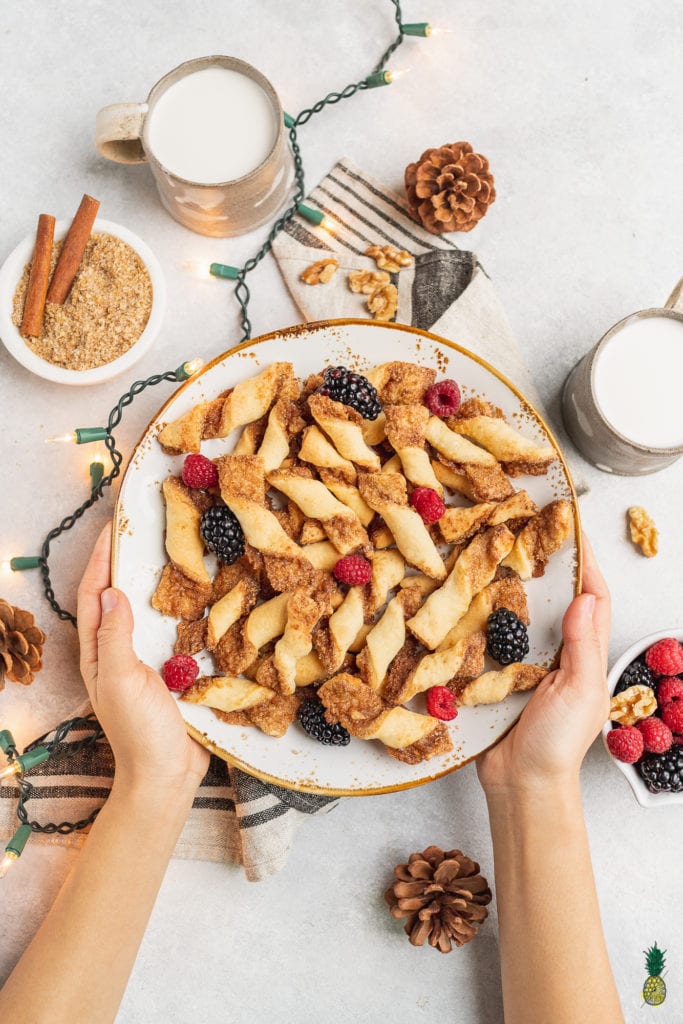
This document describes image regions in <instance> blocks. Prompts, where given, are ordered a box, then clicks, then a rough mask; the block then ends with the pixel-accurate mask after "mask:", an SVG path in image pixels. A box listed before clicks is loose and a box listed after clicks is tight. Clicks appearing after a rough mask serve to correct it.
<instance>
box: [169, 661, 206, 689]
mask: <svg viewBox="0 0 683 1024" xmlns="http://www.w3.org/2000/svg"><path fill="white" fill-rule="evenodd" d="M163 675H164V682H165V683H166V685H167V686H168V688H169V690H176V691H178V692H182V691H183V690H187V688H188V686H192V684H193V682H194V681H195V679H196V678H197V676H198V675H199V665H198V664H197V662H196V661H195V660H194V658H191V657H190V655H189V654H174V655H173V657H172V658H169V659H168V661H167V662H166V663H165V664H164V668H163Z"/></svg>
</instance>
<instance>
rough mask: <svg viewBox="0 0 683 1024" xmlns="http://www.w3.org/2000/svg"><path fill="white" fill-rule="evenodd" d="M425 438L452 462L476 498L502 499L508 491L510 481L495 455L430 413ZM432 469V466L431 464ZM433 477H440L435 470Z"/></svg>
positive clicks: (510, 491)
mask: <svg viewBox="0 0 683 1024" xmlns="http://www.w3.org/2000/svg"><path fill="white" fill-rule="evenodd" d="M427 440H428V441H429V443H430V444H431V445H432V447H434V448H436V450H437V452H438V453H439V455H441V456H442V457H443V458H445V459H447V460H448V461H449V462H451V463H452V464H453V468H454V469H455V470H456V472H459V473H462V474H463V475H464V476H466V477H467V479H468V480H469V481H470V483H471V492H472V493H473V494H474V495H475V497H476V500H478V501H502V500H503V498H507V497H508V496H509V495H510V494H512V484H511V483H510V481H509V480H508V478H507V477H506V476H505V474H504V473H503V470H502V469H501V467H500V465H499V464H498V461H497V460H496V458H495V457H494V456H493V455H491V453H490V452H487V451H485V449H484V448H479V447H478V446H477V445H476V444H472V442H471V441H468V440H467V438H465V437H461V436H460V434H457V433H455V432H454V431H452V430H449V428H448V427H447V426H446V424H445V423H444V422H443V420H440V419H438V417H436V416H431V417H430V419H429V423H428V424H427ZM434 471H435V473H436V467H434ZM437 478H439V479H440V477H439V474H438V473H437Z"/></svg>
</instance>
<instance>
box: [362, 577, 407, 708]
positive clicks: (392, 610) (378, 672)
mask: <svg viewBox="0 0 683 1024" xmlns="http://www.w3.org/2000/svg"><path fill="white" fill-rule="evenodd" d="M406 607H408V608H409V609H411V610H412V608H413V602H412V601H411V595H410V594H409V593H407V592H406V591H401V593H399V594H397V595H396V597H394V598H392V600H391V601H389V603H388V605H387V606H386V609H385V611H384V614H383V615H382V617H381V618H380V619H379V621H378V622H377V623H376V624H375V625H374V626H373V627H372V629H371V630H370V631H369V633H368V635H367V637H366V638H365V647H364V648H363V649H362V651H361V652H360V653H359V655H358V657H357V658H356V664H357V666H358V668H359V669H360V673H361V675H362V677H363V679H364V680H365V682H366V683H367V684H368V686H370V687H372V689H373V690H376V691H377V692H378V693H380V694H381V693H382V685H383V683H384V680H385V678H386V674H387V671H388V669H389V665H390V664H391V662H392V661H393V659H394V658H395V657H396V655H397V654H398V652H399V651H400V650H401V648H402V647H403V645H404V643H405V640H406V626H405V619H406V614H407V613H406ZM397 703H403V702H402V701H398V702H397Z"/></svg>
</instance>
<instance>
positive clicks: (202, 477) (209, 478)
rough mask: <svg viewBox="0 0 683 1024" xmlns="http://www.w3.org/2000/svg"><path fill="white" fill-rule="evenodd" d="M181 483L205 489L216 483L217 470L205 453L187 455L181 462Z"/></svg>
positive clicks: (214, 485)
mask: <svg viewBox="0 0 683 1024" xmlns="http://www.w3.org/2000/svg"><path fill="white" fill-rule="evenodd" d="M183 483H184V484H185V486H186V487H196V488H198V489H200V490H202V491H205V490H206V489H207V488H208V487H216V486H217V485H218V470H217V469H216V467H215V466H214V464H213V462H212V461H211V459H207V457H206V456H205V455H188V456H187V458H186V459H185V462H184V463H183Z"/></svg>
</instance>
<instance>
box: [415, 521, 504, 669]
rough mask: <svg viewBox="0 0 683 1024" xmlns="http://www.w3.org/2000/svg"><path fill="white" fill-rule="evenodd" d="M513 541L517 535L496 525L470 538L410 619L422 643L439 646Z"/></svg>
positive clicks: (486, 581)
mask: <svg viewBox="0 0 683 1024" xmlns="http://www.w3.org/2000/svg"><path fill="white" fill-rule="evenodd" d="M514 542H515V537H514V534H512V533H511V532H510V531H509V530H508V528H507V527H506V526H493V527H491V528H490V529H488V530H485V531H484V532H483V533H480V534H478V535H477V536H476V537H475V538H474V540H472V541H470V543H469V544H468V546H467V547H466V548H465V550H464V551H463V552H462V554H461V555H460V556H459V558H458V559H457V561H456V563H455V566H454V567H453V570H452V572H451V573H450V575H449V576H448V578H447V580H446V582H445V583H444V584H443V586H441V587H440V588H439V589H438V590H435V591H434V593H433V594H430V595H429V597H428V598H427V600H426V601H425V603H424V604H423V605H422V607H421V608H420V610H419V611H418V612H417V614H416V615H414V616H413V617H412V619H409V620H408V628H409V629H410V631H411V633H412V634H413V635H414V636H415V637H417V639H418V640H419V641H420V643H422V644H424V646H425V647H428V648H429V649H430V650H432V651H433V650H434V649H435V648H436V647H438V645H439V644H440V643H441V641H442V640H443V639H444V637H445V636H446V634H447V633H448V632H449V631H450V630H451V629H452V628H453V626H455V625H456V623H457V622H458V621H459V620H460V619H461V618H462V616H463V615H464V614H465V612H466V611H467V609H468V607H469V604H470V601H471V600H472V598H473V597H474V596H475V594H478V593H479V591H480V590H482V589H483V588H484V587H485V586H486V585H487V583H490V582H491V580H492V579H493V577H494V575H495V573H496V569H497V568H498V565H499V563H500V562H501V560H502V559H503V558H505V556H506V555H507V554H508V552H509V551H510V550H511V548H512V545H513V544H514Z"/></svg>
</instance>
